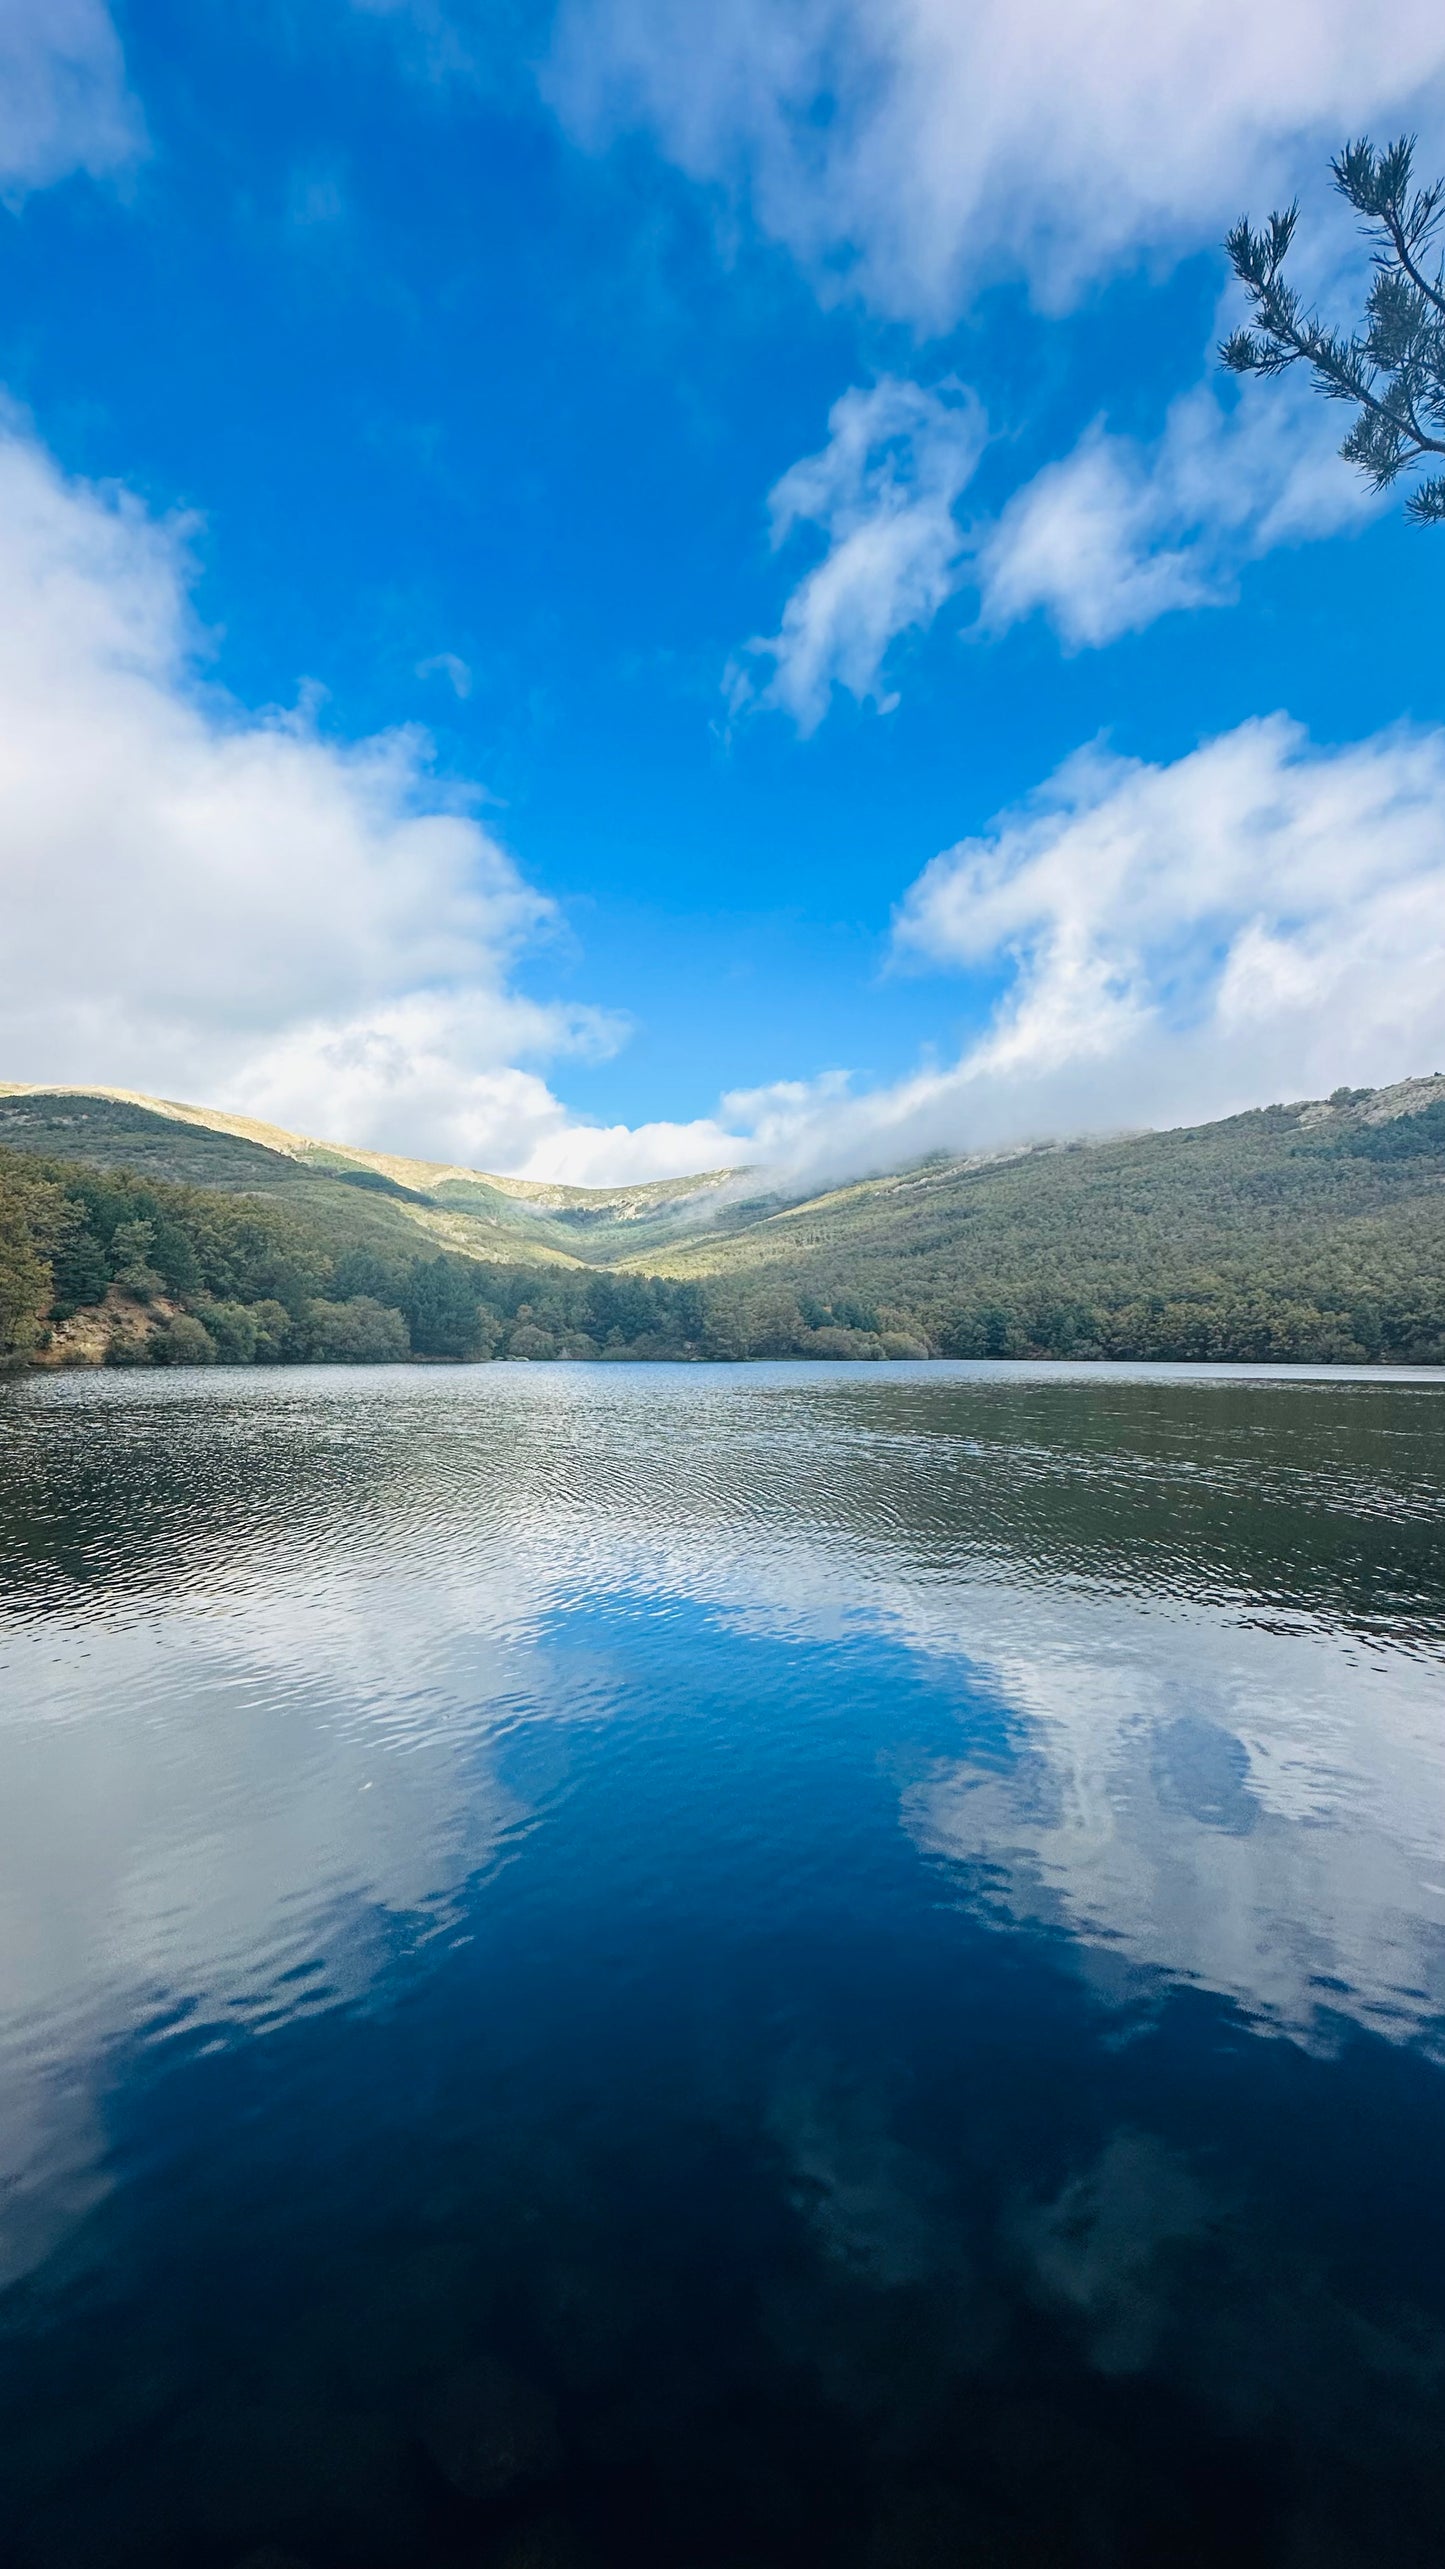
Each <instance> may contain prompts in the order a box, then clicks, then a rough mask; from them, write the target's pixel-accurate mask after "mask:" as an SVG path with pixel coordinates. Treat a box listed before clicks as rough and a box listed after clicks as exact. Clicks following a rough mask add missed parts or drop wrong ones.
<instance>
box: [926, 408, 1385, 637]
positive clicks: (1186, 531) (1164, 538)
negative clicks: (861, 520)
mask: <svg viewBox="0 0 1445 2569" xmlns="http://www.w3.org/2000/svg"><path fill="white" fill-rule="evenodd" d="M1268 396H1269V397H1268V398H1265V399H1263V400H1261V399H1259V398H1257V397H1246V398H1245V399H1244V400H1242V401H1240V402H1239V403H1237V404H1236V405H1235V406H1233V407H1232V408H1226V407H1225V406H1224V404H1223V403H1222V402H1221V401H1220V400H1219V399H1218V398H1217V396H1216V395H1215V394H1214V393H1213V392H1212V391H1211V390H1210V389H1208V387H1206V386H1200V387H1199V388H1198V389H1197V390H1196V391H1194V392H1191V393H1186V394H1185V395H1184V396H1183V398H1182V399H1181V400H1179V401H1176V402H1175V403H1174V405H1173V407H1172V409H1171V410H1170V412H1169V415H1168V418H1167V420H1166V421H1165V424H1164V428H1163V431H1162V433H1161V434H1160V436H1159V437H1157V438H1156V439H1154V440H1153V441H1152V442H1145V441H1141V440H1138V439H1134V438H1130V437H1121V436H1118V435H1114V434H1111V433H1110V431H1109V430H1108V429H1107V428H1106V427H1105V426H1104V425H1103V423H1102V422H1098V423H1096V424H1095V425H1094V426H1093V427H1092V428H1090V429H1089V430H1088V432H1087V433H1086V434H1085V436H1084V437H1082V438H1081V439H1080V441H1079V443H1078V445H1077V446H1076V447H1075V448H1074V450H1073V452H1072V454H1070V455H1067V456H1065V457H1063V458H1062V459H1061V460H1060V461H1059V462H1057V463H1053V464H1047V465H1045V467H1044V469H1043V470H1042V472H1040V473H1037V474H1035V476H1034V478H1033V479H1032V480H1031V481H1029V482H1026V483H1025V484H1024V486H1023V488H1022V489H1021V490H1018V491H1016V492H1015V493H1014V495H1013V497H1012V499H1011V500H1010V501H1009V502H1008V505H1007V506H1006V508H1005V509H1004V511H1003V513H1002V515H1001V517H1000V518H999V521H998V523H997V525H995V526H994V527H993V528H992V529H990V530H989V531H988V532H986V533H985V534H984V535H983V537H982V539H981V542H980V543H979V547H978V554H977V563H976V569H975V573H974V576H975V577H976V579H977V581H978V585H979V591H980V601H981V610H980V611H981V615H982V620H983V623H984V625H985V627H986V628H992V629H993V630H995V631H996V630H998V629H1000V628H1001V627H1003V626H1005V625H1009V624H1013V623H1016V622H1017V621H1018V620H1019V619H1020V618H1021V617H1023V616H1027V615H1029V614H1032V613H1033V612H1034V611H1035V610H1041V611H1042V612H1043V613H1044V614H1046V615H1047V616H1049V618H1050V619H1051V621H1052V622H1053V623H1054V624H1055V625H1056V627H1057V628H1058V631H1059V633H1060V634H1061V636H1062V638H1063V640H1064V641H1065V642H1066V643H1068V644H1069V645H1070V646H1071V647H1073V648H1075V649H1078V648H1081V647H1084V646H1087V645H1095V644H1100V643H1106V642H1112V641H1114V640H1115V639H1116V638H1117V637H1118V636H1119V635H1120V634H1121V633H1137V632H1138V631H1140V630H1141V628H1142V627H1144V626H1145V625H1149V624H1152V623H1153V622H1154V620H1155V618H1156V617H1158V616H1161V615H1165V614H1167V613H1168V612H1169V611H1170V610H1171V609H1174V608H1180V607H1197V606H1221V605H1224V604H1227V602H1228V601H1229V600H1230V599H1231V598H1232V597H1233V596H1234V594H1235V591H1236V587H1237V581H1238V573H1239V570H1240V568H1241V566H1242V564H1243V563H1245V562H1246V561H1251V560H1254V559H1256V558H1257V557H1258V556H1259V555H1261V554H1263V553H1267V552H1269V551H1271V550H1272V548H1273V547H1274V546H1275V545H1277V544H1299V543H1304V542H1308V541H1310V540H1311V539H1313V538H1316V537H1320V536H1327V535H1336V534H1339V533H1341V532H1342V531H1344V530H1347V529H1349V528H1351V527H1357V526H1362V525H1364V524H1365V523H1366V521H1367V520H1368V519H1369V518H1371V517H1372V516H1375V515H1377V514H1378V512H1379V510H1380V509H1381V507H1382V506H1384V505H1386V503H1385V502H1384V501H1382V500H1381V499H1379V498H1378V497H1377V496H1376V495H1375V494H1374V493H1372V492H1371V490H1370V489H1369V487H1368V485H1367V483H1366V482H1365V481H1364V480H1363V479H1362V477H1361V475H1360V474H1359V473H1358V472H1357V471H1356V470H1355V469H1354V468H1353V467H1352V466H1350V465H1348V464H1346V463H1344V462H1343V461H1342V460H1341V457H1340V455H1339V453H1338V451H1337V449H1338V443H1339V427H1340V423H1339V418H1338V416H1337V414H1336V413H1335V412H1334V411H1333V410H1332V409H1328V408H1324V407H1322V405H1321V404H1320V403H1319V402H1318V401H1317V400H1315V399H1314V397H1313V396H1312V395H1311V393H1310V392H1309V390H1308V388H1307V387H1305V386H1299V387H1295V386H1288V387H1283V388H1281V387H1279V386H1276V385H1271V386H1269V387H1268Z"/></svg>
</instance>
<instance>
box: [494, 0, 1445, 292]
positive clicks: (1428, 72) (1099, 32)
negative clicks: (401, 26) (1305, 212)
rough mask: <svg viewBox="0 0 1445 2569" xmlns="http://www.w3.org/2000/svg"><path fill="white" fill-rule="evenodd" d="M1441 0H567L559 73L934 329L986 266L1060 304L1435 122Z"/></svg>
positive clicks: (579, 109)
mask: <svg viewBox="0 0 1445 2569" xmlns="http://www.w3.org/2000/svg"><path fill="white" fill-rule="evenodd" d="M1442 75H1445V18H1442V15H1441V12H1440V9H1439V7H1438V5H1437V0H1398V5H1397V6H1395V7H1394V8H1392V9H1390V10H1389V11H1387V12H1385V13H1381V12H1379V11H1367V10H1362V9H1361V8H1360V7H1359V5H1358V0H1281V5H1279V6H1277V7H1275V8H1273V9H1262V8H1260V7H1258V6H1257V5H1255V0H1173V5H1172V6H1170V7H1167V8H1161V7H1159V6H1157V5H1155V0H1097V5H1095V6H1093V7H1090V8H1088V9H1078V8H1068V7H1064V6H1061V5H1060V0H784V5H779V0H728V5H727V6H725V7H722V8H715V9H709V10H698V9H697V8H696V7H695V6H693V5H691V0H565V5H564V7H563V9H562V12H561V16H560V18H559V22H558V30H557V35H556V38H555V42H554V50H553V55H552V60H551V64H550V66H549V69H548V71H547V73H546V75H545V79H546V84H547V87H548V90H549V94H550V96H551V98H552V99H553V101H554V103H555V105H556V107H557V109H558V111H559V113H560V114H561V115H562V117H563V119H564V121H565V122H566V123H567V124H568V126H569V127H570V129H571V130H572V131H573V132H574V133H575V134H576V135H578V136H579V137H580V138H581V139H582V140H584V141H586V142H588V143H591V144H593V145H600V144H603V143H605V142H607V141H608V140H610V139H611V137H612V136H613V135H615V134H616V133H618V132H619V131H622V130H625V129H628V128H636V127H642V128H645V129H647V130H650V131H651V132H652V133H653V134H654V135H655V136H656V138H657V140H658V142H659V144H660V146H661V148H662V149H663V150H664V151H665V152H666V153H667V154H668V155H669V156H670V157H671V158H672V159H673V160H674V161H675V162H677V163H678V164H679V165H680V166H681V167H682V168H683V169H684V170H686V171H687V172H688V173H689V174H690V175H692V176H693V177H694V178H696V179H699V180H701V181H704V182H707V183H711V184H715V185H720V186H721V187H722V188H724V189H725V190H726V191H727V192H728V193H729V194H730V195H732V196H734V197H739V198H743V199H745V200H746V201H747V202H748V203H749V204H750V206H751V208H752V211H753V214H754V216H755V218H756V220H757V222H758V223H759V224H760V226H761V228H762V229H763V231H764V232H765V233H767V234H769V235H770V236H771V237H773V238H774V239H776V240H779V241H781V242H783V243H785V244H786V245H787V246H788V248H789V249H790V250H791V251H792V252H793V253H794V254H795V255H796V256H797V257H798V258H799V259H800V260H801V261H802V262H803V264H804V265H805V267H806V268H807V269H808V271H809V272H810V273H811V275H812V276H813V277H814V279H815V280H816V282H817V283H818V285H819V287H820V288H821V290H823V291H824V292H826V293H833V292H837V291H838V290H839V289H840V287H846V286H847V285H850V284H851V285H853V286H855V287H856V288H858V289H859V290H861V292H862V293H863V294H864V295H865V296H866V297H867V298H868V299H869V300H870V301H871V302H872V303H873V304H874V305H875V307H876V308H878V309H881V310H883V311H885V312H888V313H891V314H896V315H901V316H903V317H905V318H908V319H911V320H915V321H918V322H921V323H923V324H924V325H926V326H928V327H933V328H937V327H940V326H943V325H945V324H947V323H948V322H949V321H950V320H952V319H953V318H954V317H956V315H957V313H958V312H959V310H960V309H961V308H962V306H963V305H964V304H965V303H966V301H967V300H968V298H969V296H970V295H971V293H972V292H973V291H974V289H975V288H976V287H977V286H978V285H979V284H980V283H981V282H984V281H986V280H987V279H988V278H990V277H993V276H998V275H1002V274H1013V273H1020V272H1021V273H1023V274H1024V275H1025V276H1027V278H1028V279H1029V280H1030V282H1031V284H1032V287H1033V289H1034V292H1035V294H1036V296H1037V297H1038V299H1039V300H1040V301H1041V302H1042V303H1043V304H1045V305H1047V306H1052V307H1055V308H1057V307H1061V306H1063V305H1065V304H1067V303H1068V302H1070V301H1072V300H1074V299H1075V298H1076V297H1077V296H1078V294H1079V293H1080V292H1081V291H1082V289H1083V288H1084V287H1085V285H1086V284H1087V283H1088V281H1089V280H1090V279H1092V278H1095V277H1097V276H1099V275H1101V274H1103V273H1105V272H1107V271H1109V270H1111V269H1113V268H1116V267H1118V266H1119V265H1121V264H1125V263H1128V262H1129V261H1132V260H1133V259H1134V258H1136V257H1137V256H1138V255H1139V253H1140V252H1141V251H1150V252H1155V253H1157V252H1159V251H1161V250H1162V251H1178V250H1182V249H1184V248H1187V247H1189V246H1192V245H1193V244H1195V243H1197V242H1199V241H1201V240H1211V241H1213V240H1217V239H1218V238H1219V236H1220V234H1221V233H1222V231H1223V229H1224V227H1225V225H1226V224H1227V223H1228V222H1229V221H1230V220H1231V219H1232V218H1233V217H1234V216H1235V215H1236V214H1238V213H1239V211H1240V209H1241V207H1242V206H1245V205H1249V206H1251V207H1257V206H1258V205H1260V204H1262V203H1263V202H1264V201H1265V200H1266V199H1268V200H1270V201H1272V202H1275V203H1278V202H1280V201H1282V200H1283V199H1285V198H1287V197H1288V196H1289V195H1290V194H1291V193H1292V192H1293V187H1294V184H1295V182H1296V179H1297V177H1298V175H1299V174H1300V173H1301V171H1302V170H1304V171H1308V173H1309V174H1311V175H1314V174H1317V172H1318V168H1319V165H1320V162H1321V160H1322V157H1323V154H1324V152H1325V150H1326V149H1327V148H1335V147H1337V146H1338V144H1339V142H1340V141H1341V139H1342V138H1343V136H1344V135H1345V133H1347V132H1349V133H1354V132H1358V131H1359V130H1360V128H1361V127H1362V126H1370V125H1372V124H1379V123H1384V124H1390V123H1395V124H1399V123H1409V124H1411V125H1414V126H1423V127H1425V128H1426V129H1427V130H1428V128H1429V127H1430V126H1431V124H1432V123H1434V124H1435V125H1436V127H1437V130H1438V126H1439V119H1440V109H1441V82H1442Z"/></svg>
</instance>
